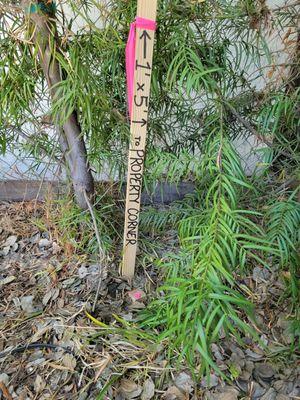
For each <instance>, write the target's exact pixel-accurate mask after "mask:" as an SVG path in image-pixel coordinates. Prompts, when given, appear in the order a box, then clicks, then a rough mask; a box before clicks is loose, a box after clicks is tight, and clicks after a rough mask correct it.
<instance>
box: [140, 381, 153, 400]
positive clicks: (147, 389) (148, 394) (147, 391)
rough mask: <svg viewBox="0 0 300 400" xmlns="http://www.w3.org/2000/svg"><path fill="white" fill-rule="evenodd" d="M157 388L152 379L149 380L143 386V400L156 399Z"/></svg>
mask: <svg viewBox="0 0 300 400" xmlns="http://www.w3.org/2000/svg"><path fill="white" fill-rule="evenodd" d="M154 391H155V386H154V382H153V380H152V379H151V378H148V379H147V380H146V381H145V383H144V386H143V392H142V397H141V400H151V399H152V398H153V397H154Z"/></svg>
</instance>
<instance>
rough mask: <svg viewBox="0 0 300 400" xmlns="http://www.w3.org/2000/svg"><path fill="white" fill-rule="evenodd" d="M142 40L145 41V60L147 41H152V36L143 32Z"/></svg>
mask: <svg viewBox="0 0 300 400" xmlns="http://www.w3.org/2000/svg"><path fill="white" fill-rule="evenodd" d="M140 39H144V58H146V57H147V39H149V40H151V36H150V35H149V33H148V32H147V31H143V33H142V34H141V36H140Z"/></svg>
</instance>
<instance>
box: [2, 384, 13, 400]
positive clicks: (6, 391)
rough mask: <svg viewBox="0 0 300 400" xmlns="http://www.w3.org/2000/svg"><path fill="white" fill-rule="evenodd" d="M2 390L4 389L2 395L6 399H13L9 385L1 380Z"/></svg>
mask: <svg viewBox="0 0 300 400" xmlns="http://www.w3.org/2000/svg"><path fill="white" fill-rule="evenodd" d="M0 390H1V391H2V395H3V397H4V399H5V400H13V398H12V397H11V394H10V393H9V391H8V389H7V387H6V386H5V384H4V383H3V382H0Z"/></svg>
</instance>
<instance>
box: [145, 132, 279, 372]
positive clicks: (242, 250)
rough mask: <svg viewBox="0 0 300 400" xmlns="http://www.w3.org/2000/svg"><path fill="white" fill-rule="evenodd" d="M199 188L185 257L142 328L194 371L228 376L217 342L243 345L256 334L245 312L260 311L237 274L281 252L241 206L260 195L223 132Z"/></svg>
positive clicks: (174, 259) (184, 233) (183, 236)
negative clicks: (250, 194)
mask: <svg viewBox="0 0 300 400" xmlns="http://www.w3.org/2000/svg"><path fill="white" fill-rule="evenodd" d="M207 174H208V175H209V176H207ZM197 186H198V188H199V191H198V198H197V201H198V206H197V210H195V209H194V211H193V213H192V215H191V216H190V215H188V213H186V215H185V216H184V217H183V219H182V220H181V222H180V223H179V240H180V242H181V249H182V250H181V253H180V254H179V255H170V259H169V261H168V262H166V263H164V265H163V268H164V269H165V270H166V273H167V278H166V282H165V284H164V285H163V286H162V287H160V288H159V293H163V294H162V295H161V296H159V297H158V299H157V300H155V301H154V302H153V303H152V305H150V309H149V310H148V311H147V312H146V315H145V316H144V320H143V326H145V327H155V328H158V329H161V330H162V331H161V334H160V340H164V339H166V338H168V340H169V342H168V344H169V346H170V352H172V351H173V350H174V349H176V350H178V353H179V354H180V358H185V359H186V360H187V361H188V362H189V364H190V365H191V366H192V368H194V370H195V371H196V370H197V371H198V372H200V373H203V372H205V373H207V374H208V373H209V370H210V368H211V367H212V368H214V369H215V370H216V371H218V372H219V373H221V371H219V369H218V367H217V365H216V364H215V363H214V361H213V359H212V357H211V353H210V346H211V344H212V343H213V342H214V341H217V340H218V338H219V337H220V335H221V334H222V333H227V334H228V333H232V334H234V336H235V337H236V338H237V339H238V338H239V337H240V332H241V331H242V332H244V333H247V334H251V335H254V336H256V334H255V331H254V330H253V329H252V328H251V327H250V326H251V325H250V324H247V323H245V322H244V318H245V317H244V315H245V313H246V314H247V315H248V316H249V317H250V318H251V317H252V318H253V308H252V305H251V303H250V302H249V301H248V300H247V298H246V297H245V296H246V293H245V292H244V291H243V289H242V287H241V285H240V286H239V285H238V282H237V281H236V274H235V271H236V270H237V269H238V268H240V269H245V268H246V267H247V266H248V265H249V263H250V262H251V260H252V259H254V260H255V261H259V262H262V259H261V256H260V255H261V253H269V252H272V253H274V252H275V253H276V250H274V248H272V247H271V246H270V245H269V242H268V240H267V239H265V238H264V234H263V231H262V230H261V229H260V228H259V227H258V226H257V225H256V224H254V223H253V222H252V220H251V216H253V215H257V214H255V213H254V212H250V211H247V210H240V209H239V208H238V204H239V200H240V198H241V194H242V192H243V190H245V189H249V188H250V189H251V190H253V189H252V188H251V186H250V185H249V183H248V182H247V179H246V177H245V176H244V173H243V171H242V168H241V167H240V165H239V161H238V158H237V155H236V153H235V151H234V150H233V148H232V146H231V145H230V143H229V142H228V140H227V139H226V138H224V137H223V135H222V133H221V134H219V135H218V136H217V137H216V138H215V139H214V141H213V143H211V141H209V149H207V152H206V153H205V157H204V158H203V160H202V162H201V164H200V166H199V180H198V181H197ZM203 187H204V188H205V189H204V190H203ZM185 211H186V210H185ZM199 358H200V359H201V361H199ZM179 362H180V360H179ZM199 363H200V365H199Z"/></svg>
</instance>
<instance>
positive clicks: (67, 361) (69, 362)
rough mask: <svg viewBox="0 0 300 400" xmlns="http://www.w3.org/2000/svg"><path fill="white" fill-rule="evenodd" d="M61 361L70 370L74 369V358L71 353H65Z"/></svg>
mask: <svg viewBox="0 0 300 400" xmlns="http://www.w3.org/2000/svg"><path fill="white" fill-rule="evenodd" d="M62 363H63V365H64V366H65V367H67V368H69V369H70V370H71V371H74V369H75V367H76V359H75V357H74V356H72V354H65V355H64V356H63V359H62Z"/></svg>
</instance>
